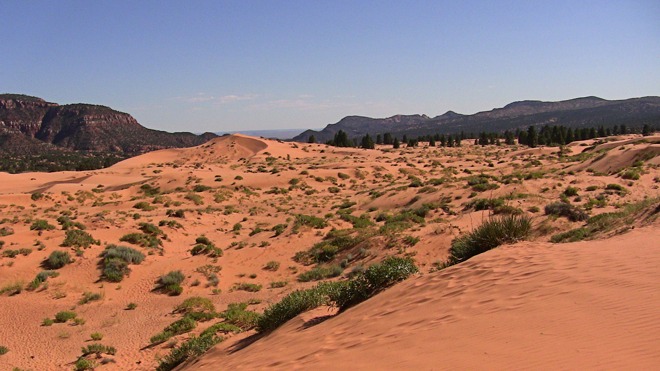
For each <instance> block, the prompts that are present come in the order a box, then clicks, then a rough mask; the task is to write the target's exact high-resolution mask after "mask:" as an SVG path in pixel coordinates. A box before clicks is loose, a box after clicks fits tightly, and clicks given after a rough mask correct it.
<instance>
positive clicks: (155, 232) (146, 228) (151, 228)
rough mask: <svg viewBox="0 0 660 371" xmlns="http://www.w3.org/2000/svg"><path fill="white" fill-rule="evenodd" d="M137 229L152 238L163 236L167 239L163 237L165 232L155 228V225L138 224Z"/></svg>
mask: <svg viewBox="0 0 660 371" xmlns="http://www.w3.org/2000/svg"><path fill="white" fill-rule="evenodd" d="M139 228H140V230H141V231H142V232H144V233H146V234H149V235H152V236H163V237H165V238H167V236H166V235H165V232H163V230H162V229H160V228H158V227H156V226H155V225H153V224H151V223H140V224H139Z"/></svg>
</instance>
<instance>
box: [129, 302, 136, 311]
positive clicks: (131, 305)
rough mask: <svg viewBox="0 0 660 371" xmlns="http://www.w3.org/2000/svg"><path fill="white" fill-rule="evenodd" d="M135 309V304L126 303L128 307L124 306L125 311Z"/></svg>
mask: <svg viewBox="0 0 660 371" xmlns="http://www.w3.org/2000/svg"><path fill="white" fill-rule="evenodd" d="M135 308H137V304H136V303H128V305H126V310H135Z"/></svg>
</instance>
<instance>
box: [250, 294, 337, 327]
mask: <svg viewBox="0 0 660 371" xmlns="http://www.w3.org/2000/svg"><path fill="white" fill-rule="evenodd" d="M325 304H328V295H327V293H326V291H325V290H322V289H320V288H319V286H317V287H314V288H311V289H307V290H297V291H294V292H292V293H290V294H289V295H287V296H286V297H284V299H282V300H281V301H279V302H278V303H276V304H273V305H271V306H269V307H268V308H266V310H265V311H264V314H263V315H262V316H261V317H260V318H259V321H258V322H257V332H265V331H272V330H274V329H276V328H277V327H279V326H281V325H282V324H284V323H285V322H287V321H288V320H290V319H292V318H294V317H296V316H297V315H299V314H301V313H303V312H306V311H308V310H311V309H314V308H316V307H318V306H321V305H325Z"/></svg>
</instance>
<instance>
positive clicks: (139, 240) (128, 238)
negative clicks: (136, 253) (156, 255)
mask: <svg viewBox="0 0 660 371" xmlns="http://www.w3.org/2000/svg"><path fill="white" fill-rule="evenodd" d="M119 241H121V242H128V243H132V244H134V245H138V246H142V247H146V248H151V249H157V248H159V247H160V246H162V245H163V241H161V240H160V238H158V237H157V236H155V235H152V234H147V233H129V234H125V235H123V236H121V237H120V238H119Z"/></svg>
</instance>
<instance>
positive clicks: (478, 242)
mask: <svg viewBox="0 0 660 371" xmlns="http://www.w3.org/2000/svg"><path fill="white" fill-rule="evenodd" d="M531 229H532V222H531V219H530V218H529V217H527V216H523V215H506V216H502V217H495V218H492V219H489V220H487V221H486V222H484V223H483V224H482V225H480V226H479V227H478V228H476V229H475V230H473V231H472V232H470V233H467V234H465V235H463V236H460V237H458V238H456V239H454V240H453V241H452V242H451V248H450V249H449V254H450V256H449V259H448V261H447V263H448V265H452V264H457V263H460V262H462V261H465V260H467V259H469V258H471V257H473V256H475V255H477V254H481V253H482V252H486V251H488V250H490V249H493V248H495V247H497V246H500V245H502V244H505V243H513V242H516V241H520V240H523V239H525V238H526V237H527V236H529V234H530V232H531Z"/></svg>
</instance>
